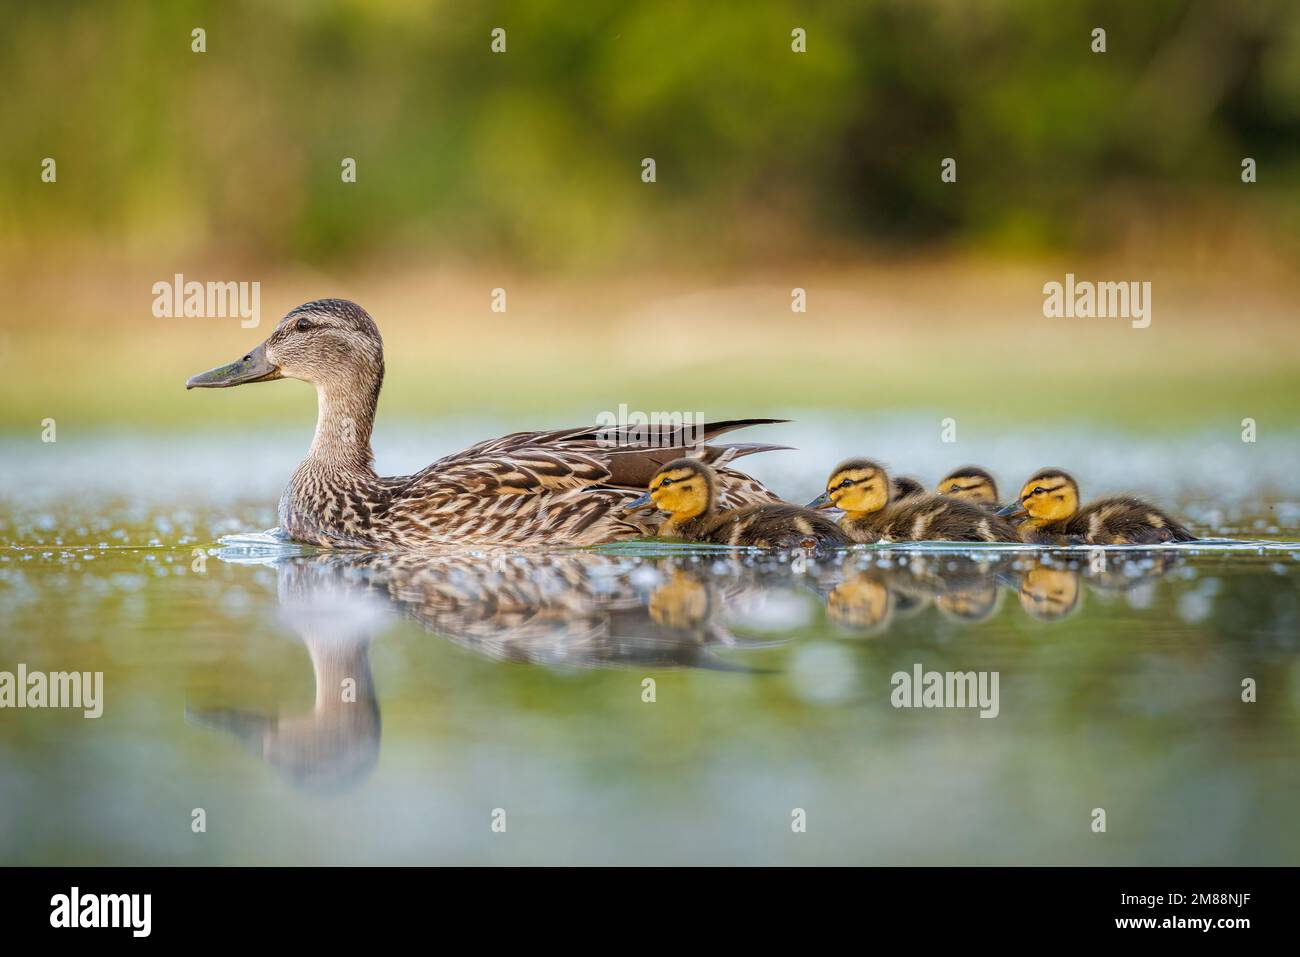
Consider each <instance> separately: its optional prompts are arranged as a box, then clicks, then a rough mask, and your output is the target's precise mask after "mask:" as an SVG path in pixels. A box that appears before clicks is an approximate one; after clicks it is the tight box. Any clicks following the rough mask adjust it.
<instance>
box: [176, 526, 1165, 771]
mask: <svg viewBox="0 0 1300 957" xmlns="http://www.w3.org/2000/svg"><path fill="white" fill-rule="evenodd" d="M218 557H220V558H222V559H224V560H226V561H231V562H235V563H241V564H250V563H253V564H263V565H271V566H273V567H274V568H275V570H276V576H277V590H278V597H279V602H280V607H281V613H282V614H281V618H282V620H283V622H284V624H285V626H286V627H287V629H288V630H289V631H291V632H293V633H294V634H295V635H297V637H298V638H299V639H300V640H301V641H302V643H303V645H304V646H305V648H306V650H307V653H308V655H309V656H310V658H311V662H312V668H313V670H314V673H315V679H316V693H315V701H314V704H313V706H312V707H311V708H310V709H309V710H306V711H303V712H301V713H298V714H294V715H292V716H290V717H278V716H274V715H266V714H260V713H254V712H248V711H239V710H233V709H229V708H198V707H195V708H190V709H188V710H187V718H188V720H189V721H190V722H191V723H192V724H195V725H198V726H201V727H204V728H209V729H216V730H219V731H222V732H225V733H227V734H229V735H231V736H233V737H234V738H236V739H237V740H238V741H240V742H241V743H242V744H243V745H244V746H245V747H246V748H247V749H248V750H249V751H251V752H252V753H254V754H257V755H259V756H260V757H261V758H262V759H263V760H264V761H266V762H267V763H268V764H269V765H271V766H272V767H274V768H275V769H276V770H277V771H279V772H280V773H282V774H283V775H284V776H285V777H286V778H287V779H289V780H290V781H291V782H292V783H293V784H294V785H295V786H298V787H301V788H303V789H305V790H311V791H341V790H347V789H349V788H351V787H354V786H356V785H357V784H359V783H360V782H362V781H364V780H365V779H366V778H367V777H368V776H369V774H370V773H371V772H372V771H373V769H374V767H375V765H376V763H377V762H378V757H379V745H380V735H381V730H382V722H381V718H380V707H379V701H378V697H377V693H376V688H375V684H374V680H373V677H372V675H371V669H370V659H369V651H370V643H371V640H372V638H373V636H374V635H375V634H376V633H377V632H379V631H381V630H382V629H384V628H385V627H387V626H388V625H389V624H390V623H391V622H392V620H393V619H394V618H395V617H396V618H402V619H406V620H409V621H413V622H415V623H417V624H418V625H419V626H420V627H421V628H422V629H424V630H426V631H429V632H431V633H433V634H436V635H438V636H440V637H442V638H444V639H446V640H448V641H450V642H452V643H453V644H455V645H458V646H460V647H462V648H465V649H468V650H470V651H472V652H473V653H475V654H477V655H480V656H483V657H486V658H489V659H493V660H497V661H503V662H515V663H523V664H529V665H542V666H546V667H549V668H555V669H560V670H574V669H584V668H639V669H646V668H706V669H712V670H718V671H731V672H739V673H744V674H750V675H761V674H765V673H769V672H770V671H772V670H773V669H772V668H771V667H767V666H759V665H758V664H756V662H755V660H754V658H753V656H752V654H747V652H752V651H754V650H757V649H764V648H771V647H774V646H779V645H782V644H785V643H786V642H787V641H788V638H786V637H785V636H784V635H783V634H782V632H783V631H784V632H787V633H788V631H789V628H788V627H784V628H783V627H782V626H780V624H779V623H778V624H777V625H775V626H768V625H765V624H764V623H763V615H762V613H761V612H762V608H763V606H764V602H765V600H766V599H767V598H768V597H769V596H770V595H771V594H773V593H774V592H775V591H777V590H780V589H784V590H786V591H789V590H791V589H792V588H793V589H795V590H796V591H798V590H802V591H803V592H804V593H805V595H806V594H807V593H808V591H812V592H814V593H816V594H817V595H818V596H819V597H820V598H821V599H822V600H824V601H825V605H826V614H827V617H828V618H829V619H830V620H831V621H833V622H835V623H836V624H838V625H839V626H840V627H843V628H845V629H848V630H851V631H853V632H855V633H858V634H862V635H883V634H884V633H886V632H887V631H888V630H889V629H890V627H891V625H894V624H896V623H898V622H900V621H902V620H904V619H907V618H911V617H913V616H919V615H920V614H921V613H922V612H924V610H925V609H926V608H927V607H929V606H931V605H933V606H934V608H935V609H936V611H937V613H938V614H939V615H941V616H942V617H943V618H946V619H948V620H950V621H953V622H957V623H962V624H971V625H976V624H978V623H981V622H986V621H988V620H989V619H991V618H993V617H994V616H995V615H996V614H997V613H998V609H999V607H1000V602H1001V594H1002V591H1004V590H1007V589H1010V590H1013V591H1015V592H1016V593H1017V594H1018V596H1019V600H1020V601H1019V604H1020V607H1021V608H1022V609H1023V610H1024V611H1025V612H1027V613H1028V614H1029V615H1031V616H1032V617H1034V618H1035V619H1038V620H1040V621H1048V622H1050V621H1056V620H1060V619H1062V618H1066V617H1068V616H1070V615H1071V614H1073V613H1074V612H1075V611H1077V610H1078V607H1079V604H1080V597H1081V592H1082V587H1081V582H1083V581H1086V580H1090V579H1095V580H1096V584H1097V587H1098V588H1101V589H1105V590H1108V591H1114V590H1116V589H1118V588H1120V587H1133V586H1134V585H1136V584H1140V583H1143V582H1149V581H1150V580H1151V578H1152V577H1156V576H1158V575H1160V574H1163V573H1164V572H1166V571H1168V570H1169V568H1171V567H1172V560H1163V559H1162V560H1160V561H1153V562H1142V561H1139V562H1137V564H1133V562H1130V563H1129V565H1128V566H1126V568H1127V570H1126V571H1125V572H1123V573H1122V574H1121V573H1118V572H1116V571H1115V570H1114V569H1109V570H1107V569H1103V570H1100V571H1099V570H1098V569H1097V568H1095V567H1092V568H1090V567H1089V565H1088V562H1087V560H1086V557H1085V558H1084V559H1083V560H1080V559H1079V558H1077V557H1069V558H1065V559H1057V558H1049V557H1044V556H1040V555H1034V556H1026V555H1024V554H1023V553H1016V552H1003V551H990V552H988V553H987V554H983V553H981V554H978V555H971V554H955V553H954V554H942V553H940V554H933V553H928V552H927V553H925V554H917V553H912V554H907V553H902V554H895V555H892V556H891V555H890V554H889V553H888V552H879V551H878V552H869V553H853V552H848V553H841V554H840V555H838V556H836V557H832V558H824V559H821V560H818V561H816V562H813V563H812V564H808V565H799V566H797V567H796V568H792V565H791V560H790V557H789V556H785V555H775V556H774V555H771V554H767V555H763V556H756V555H754V554H744V553H740V552H735V551H729V552H725V553H719V552H716V551H714V552H710V551H702V550H700V549H698V548H689V547H688V548H684V549H677V550H669V551H668V552H664V551H652V552H651V553H650V554H637V553H604V552H591V551H581V552H579V551H574V552H563V553H551V554H530V553H525V552H501V553H490V552H488V553H485V552H475V553H467V554H457V555H418V554H401V555H383V554H374V553H338V552H335V553H329V554H324V555H310V556H304V555H295V556H292V557H273V558H264V557H257V556H256V555H253V554H250V553H249V552H248V551H246V550H241V549H237V548H236V549H225V550H223V551H222V552H220V553H218ZM1134 568H1137V569H1138V570H1139V571H1138V572H1137V573H1135V572H1134V571H1133V569H1134ZM1125 583H1127V585H1126V584H1125ZM787 607H788V605H787ZM756 610H757V612H756ZM738 622H744V624H745V625H746V626H747V628H756V630H758V631H760V632H763V633H764V634H765V635H772V634H774V635H775V637H774V638H772V639H770V640H756V639H752V638H744V637H741V636H738V635H737V634H735V633H734V632H733V631H732V627H731V626H732V624H733V623H738ZM756 622H757V625H756V624H755V623H756ZM920 622H921V619H919V618H918V625H919V627H925V626H924V624H920ZM787 624H788V623H787ZM742 630H746V629H742ZM770 660H771V659H770V658H764V659H763V661H764V662H765V663H767V662H770Z"/></svg>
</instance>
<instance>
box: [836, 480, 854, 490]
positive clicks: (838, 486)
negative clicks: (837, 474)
mask: <svg viewBox="0 0 1300 957" xmlns="http://www.w3.org/2000/svg"><path fill="white" fill-rule="evenodd" d="M852 484H853V479H845V480H844V481H843V482H841V483H840V484H839V485H837V486H835V487H836V488H848V487H849V486H850V485H852Z"/></svg>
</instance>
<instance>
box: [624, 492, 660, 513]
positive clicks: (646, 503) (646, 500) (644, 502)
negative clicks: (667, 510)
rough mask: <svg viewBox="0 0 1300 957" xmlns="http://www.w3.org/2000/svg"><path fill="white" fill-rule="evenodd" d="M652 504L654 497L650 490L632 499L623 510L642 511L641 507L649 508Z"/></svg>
mask: <svg viewBox="0 0 1300 957" xmlns="http://www.w3.org/2000/svg"><path fill="white" fill-rule="evenodd" d="M651 505H654V499H652V498H651V497H650V493H649V492H646V493H645V494H644V495H639V496H637V497H636V498H634V499H632V501H630V502H628V503H627V504H626V505H624V506H623V511H625V512H639V511H641V509H643V508H649V507H650V506H651Z"/></svg>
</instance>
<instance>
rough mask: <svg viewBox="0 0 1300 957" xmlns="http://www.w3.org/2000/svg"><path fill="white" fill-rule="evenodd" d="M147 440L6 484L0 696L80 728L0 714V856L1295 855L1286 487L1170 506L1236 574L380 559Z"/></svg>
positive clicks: (1213, 561)
mask: <svg viewBox="0 0 1300 957" xmlns="http://www.w3.org/2000/svg"><path fill="white" fill-rule="evenodd" d="M481 434H488V433H486V432H483V433H481ZM151 448H153V447H152V446H150V445H149V443H143V442H142V443H136V444H133V440H130V439H123V440H122V441H121V443H120V444H118V445H116V446H114V449H115V450H116V453H117V454H115V455H112V456H105V455H103V454H102V449H101V452H100V454H99V455H98V457H96V456H95V455H93V454H91V453H89V452H86V451H85V450H81V451H78V450H76V449H75V447H74V448H73V449H71V450H70V451H68V452H61V453H60V454H62V455H64V456H65V457H64V458H63V459H62V460H60V461H57V462H54V463H53V464H51V463H45V464H41V463H39V462H36V460H35V457H34V456H33V455H32V453H31V452H30V451H29V450H19V452H20V454H17V455H12V456H11V457H8V458H7V463H6V464H7V471H8V474H7V475H6V486H5V497H4V499H3V502H2V503H0V546H2V547H0V670H9V671H13V670H15V669H16V667H17V665H18V664H19V663H23V664H25V665H26V666H27V668H28V669H29V670H44V671H65V670H78V671H102V672H103V673H104V682H105V704H104V713H103V716H102V717H101V718H99V719H97V720H86V719H84V718H83V717H81V714H80V712H74V711H55V710H43V711H36V710H22V711H18V710H8V709H6V710H4V711H0V861H2V862H4V863H22V864H27V863H46V862H56V863H218V864H234V863H268V864H269V863H530V862H625V863H668V862H701V863H703V862H727V861H731V862H748V863H772V862H774V863H784V862H789V863H800V862H842V863H852V862H860V863H978V862H987V863H1030V862H1048V863H1085V864H1090V863H1192V864H1208V863H1276V864H1283V863H1295V862H1296V861H1297V860H1298V859H1300V822H1298V821H1297V816H1296V815H1295V813H1294V807H1295V801H1296V797H1297V795H1300V764H1298V763H1297V757H1300V657H1298V655H1297V650H1298V649H1297V642H1298V639H1297V635H1298V633H1300V627H1298V625H1300V598H1298V596H1300V588H1297V585H1300V562H1298V560H1297V559H1298V558H1300V545H1297V544H1292V543H1293V542H1295V541H1296V540H1297V539H1298V538H1300V534H1297V528H1296V525H1297V524H1300V523H1297V522H1296V521H1295V516H1296V511H1297V510H1296V506H1295V504H1294V501H1295V496H1294V494H1293V490H1290V489H1288V488H1285V487H1282V488H1281V489H1280V490H1279V489H1278V487H1277V486H1276V484H1275V485H1273V486H1270V487H1265V486H1243V487H1240V488H1235V489H1234V490H1233V492H1232V494H1231V495H1230V496H1221V497H1219V498H1217V499H1216V498H1212V497H1209V496H1205V495H1202V494H1198V493H1197V491H1196V490H1195V489H1191V490H1182V491H1181V493H1180V494H1181V498H1179V499H1177V500H1176V501H1170V504H1171V505H1174V506H1176V507H1178V508H1180V509H1181V511H1182V513H1183V514H1185V515H1189V516H1190V517H1191V518H1192V519H1193V521H1194V523H1196V524H1197V527H1198V529H1199V530H1200V531H1202V532H1206V531H1214V532H1217V533H1219V534H1222V535H1225V536H1226V535H1230V536H1232V537H1234V538H1238V539H1250V542H1249V543H1248V544H1241V545H1196V546H1185V547H1178V548H1169V549H1164V550H1158V551H1142V550H1135V549H1107V550H1104V551H1100V552H1089V551H1087V550H1066V551H1059V552H1046V553H1045V552H1042V551H1038V550H1031V549H1018V548H1006V549H1004V548H996V547H993V548H981V547H974V548H972V547H964V548H958V549H935V548H928V547H913V548H880V547H873V548H859V549H856V550H850V551H848V552H844V553H839V554H835V555H831V556H825V557H822V558H819V559H817V560H815V561H806V560H804V559H802V558H799V557H794V556H783V555H771V554H752V553H751V554H743V553H733V552H728V551H720V550H710V549H700V548H695V549H687V548H671V547H665V546H655V545H645V546H630V547H629V546H620V547H617V548H611V549H606V550H600V551H596V552H554V553H549V554H537V553H494V552H465V553H458V554H449V555H439V556H421V557H414V556H376V555H358V554H323V553H311V552H308V551H305V550H302V549H298V548H296V547H293V546H286V545H284V544H281V543H278V542H276V541H274V540H273V539H270V538H268V537H265V536H258V535H252V534H249V533H250V532H255V531H256V530H257V529H261V528H265V527H267V526H269V525H270V524H272V522H273V505H274V500H275V495H276V493H277V492H278V486H279V483H281V482H282V481H283V477H284V475H285V474H287V473H286V472H285V471H284V470H281V471H279V472H278V473H276V472H275V470H276V469H279V468H280V465H281V463H280V461H279V460H278V459H276V458H275V456H276V455H277V454H280V453H278V452H276V451H274V450H270V449H266V448H263V449H261V450H260V451H259V458H258V459H257V460H258V461H259V462H263V463H265V462H266V461H268V460H269V461H270V464H269V465H266V464H263V465H259V466H258V468H256V469H253V470H246V469H243V468H241V467H239V465H238V463H236V464H235V465H233V466H232V465H224V466H223V465H222V464H221V462H222V459H221V457H219V456H216V455H214V454H212V453H210V452H206V451H204V450H203V449H201V448H198V447H194V448H190V447H183V446H182V447H177V446H174V445H173V446H170V447H167V448H164V449H162V450H158V449H153V451H152V452H150V451H149V450H150V449H151ZM5 451H6V453H14V452H15V450H14V449H12V448H7V449H6V450H5ZM434 451H435V452H436V451H437V450H434ZM293 452H294V449H293V448H287V449H286V450H285V452H284V453H283V454H284V456H285V457H286V458H292V457H293ZM191 453H192V454H191ZM149 454H153V455H155V456H160V457H166V458H167V460H168V461H171V462H172V463H174V465H173V467H172V468H168V469H159V468H156V467H153V466H151V465H150V464H149V458H148V456H149ZM430 457H431V456H430ZM95 462H98V463H100V467H96V468H88V467H87V465H88V463H95ZM33 463H35V464H33ZM290 467H291V463H290ZM399 467H400V466H399ZM1171 467H1176V463H1175V466H1171ZM394 470H396V469H394ZM267 472H270V473H272V474H271V475H270V477H269V478H268V477H267V475H266V474H265V473H267ZM249 473H254V474H253V475H252V477H250V474H249ZM1281 473H1282V469H1281V468H1280V466H1268V467H1265V468H1261V469H1257V471H1256V473H1254V474H1263V475H1266V476H1273V478H1269V479H1268V481H1270V482H1276V481H1280V480H1278V479H1276V476H1277V475H1280V474H1281ZM177 474H179V475H180V476H181V478H176V475H177ZM160 475H161V476H171V478H170V479H168V478H156V477H157V476H160ZM817 478H818V476H817V475H815V474H811V473H810V474H808V475H804V476H798V477H797V480H798V482H801V483H803V484H807V485H809V486H810V490H815V485H816V481H817ZM1153 481H1155V482H1157V483H1158V482H1159V481H1160V477H1159V476H1157V477H1156V478H1155V479H1154V480H1153ZM1170 481H1171V482H1172V479H1171V480H1170ZM20 489H23V490H25V491H24V493H23V494H18V490H20ZM1105 490H1107V489H1098V492H1101V491H1105ZM796 491H799V492H800V494H801V491H800V490H792V491H790V492H788V493H787V494H791V495H792V497H795V495H796ZM1086 492H1087V490H1085V493H1086ZM1165 498H1166V500H1167V501H1168V500H1169V497H1168V496H1165ZM917 665H920V666H921V667H922V669H923V670H925V671H932V670H934V671H977V672H979V671H987V672H997V673H998V675H999V700H998V709H999V710H998V715H997V717H996V718H993V719H981V718H980V717H979V713H978V711H977V710H975V709H901V708H895V707H893V706H892V705H891V703H890V695H891V691H892V690H893V688H892V686H891V677H892V676H893V675H894V674H895V673H896V672H900V671H901V672H907V673H909V674H910V673H912V671H913V669H914V667H915V666H917ZM1247 678H1250V679H1253V680H1254V681H1255V683H1256V686H1257V699H1258V700H1256V701H1255V702H1253V703H1246V702H1243V701H1242V682H1243V680H1244V679H1247ZM646 679H653V682H654V685H653V692H654V694H653V697H654V700H653V701H652V702H650V701H647V700H645V699H646V698H647V697H648V696H649V695H648V693H647V690H646V689H647V684H646ZM345 695H346V696H347V697H348V699H349V700H346V701H345V700H344V698H345ZM196 808H202V809H203V811H204V812H205V814H206V826H207V830H206V832H204V833H195V832H194V831H193V830H192V827H191V821H192V815H193V812H194V809H196ZM796 808H798V809H802V810H803V811H804V813H805V814H806V820H807V830H806V832H805V833H795V832H793V831H792V828H791V821H792V811H793V810H794V809H796ZM1094 808H1104V809H1105V811H1106V816H1107V829H1106V833H1104V834H1096V833H1093V832H1092V830H1091V829H1090V824H1091V821H1092V810H1093V809H1094ZM498 809H501V810H503V811H504V819H505V822H506V828H505V831H504V833H499V832H494V831H493V829H492V824H493V820H494V814H495V815H496V820H498V821H500V819H501V814H500V812H499V811H498Z"/></svg>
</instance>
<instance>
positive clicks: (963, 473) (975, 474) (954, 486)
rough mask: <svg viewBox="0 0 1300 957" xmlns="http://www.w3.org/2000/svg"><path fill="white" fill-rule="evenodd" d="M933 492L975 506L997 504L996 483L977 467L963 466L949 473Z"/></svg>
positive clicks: (990, 476)
mask: <svg viewBox="0 0 1300 957" xmlns="http://www.w3.org/2000/svg"><path fill="white" fill-rule="evenodd" d="M935 491H936V492H937V493H938V494H940V495H948V496H951V497H952V498H961V499H965V500H966V501H968V502H974V503H975V504H977V505H997V504H999V500H998V483H997V482H996V481H994V479H993V476H992V475H990V474H989V473H988V472H986V471H985V470H984V469H982V468H980V467H979V466H978V465H965V466H962V467H961V468H959V469H957V470H956V471H954V472H951V473H949V474H948V475H947V476H945V477H944V478H943V480H942V481H940V482H939V486H938V488H936V489H935Z"/></svg>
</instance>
